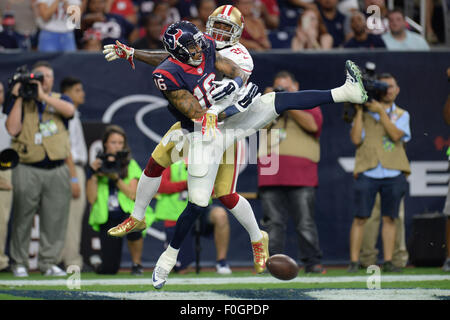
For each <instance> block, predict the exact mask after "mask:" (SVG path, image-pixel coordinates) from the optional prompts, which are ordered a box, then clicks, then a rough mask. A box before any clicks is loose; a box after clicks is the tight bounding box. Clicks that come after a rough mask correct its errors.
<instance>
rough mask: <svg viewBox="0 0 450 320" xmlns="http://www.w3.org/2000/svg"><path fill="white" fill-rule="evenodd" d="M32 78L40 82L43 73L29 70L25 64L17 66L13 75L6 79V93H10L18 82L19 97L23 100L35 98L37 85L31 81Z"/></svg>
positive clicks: (42, 79)
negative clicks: (7, 89) (7, 90)
mask: <svg viewBox="0 0 450 320" xmlns="http://www.w3.org/2000/svg"><path fill="white" fill-rule="evenodd" d="M33 80H37V81H40V82H41V83H42V82H43V81H44V75H43V74H42V73H41V72H34V73H33V72H29V71H28V69H27V66H21V67H19V68H17V69H16V72H15V73H14V75H13V77H12V78H11V79H9V80H8V88H9V92H8V93H9V94H10V93H11V91H12V89H13V87H14V85H15V84H16V83H18V82H19V83H20V84H21V86H20V89H19V97H22V98H23V99H24V100H31V99H37V97H38V86H37V84H36V83H32V82H31V81H33Z"/></svg>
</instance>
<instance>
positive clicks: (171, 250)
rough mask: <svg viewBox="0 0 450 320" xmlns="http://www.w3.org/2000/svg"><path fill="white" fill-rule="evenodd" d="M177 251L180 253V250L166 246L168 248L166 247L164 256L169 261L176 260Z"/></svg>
mask: <svg viewBox="0 0 450 320" xmlns="http://www.w3.org/2000/svg"><path fill="white" fill-rule="evenodd" d="M179 251H180V249H175V248H173V247H171V246H170V245H168V246H167V249H166V251H165V254H166V255H167V256H168V257H169V258H170V259H171V260H176V259H177V256H178V252H179Z"/></svg>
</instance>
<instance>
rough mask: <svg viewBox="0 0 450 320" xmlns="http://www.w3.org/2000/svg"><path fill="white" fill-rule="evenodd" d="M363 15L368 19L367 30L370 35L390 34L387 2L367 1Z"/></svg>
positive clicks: (381, 0)
mask: <svg viewBox="0 0 450 320" xmlns="http://www.w3.org/2000/svg"><path fill="white" fill-rule="evenodd" d="M363 13H364V14H365V15H366V18H367V29H368V31H369V33H372V34H376V35H382V34H384V33H386V32H389V19H388V18H387V13H388V9H387V7H386V0H365V1H364V7H363Z"/></svg>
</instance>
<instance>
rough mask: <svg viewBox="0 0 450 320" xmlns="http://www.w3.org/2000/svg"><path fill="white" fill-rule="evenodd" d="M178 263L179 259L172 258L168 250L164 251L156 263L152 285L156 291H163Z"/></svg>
mask: <svg viewBox="0 0 450 320" xmlns="http://www.w3.org/2000/svg"><path fill="white" fill-rule="evenodd" d="M176 263H177V257H176V256H175V258H173V257H170V256H169V255H168V254H167V250H166V251H164V252H163V253H162V254H161V256H160V257H159V259H158V261H157V262H156V266H155V269H153V274H152V283H153V287H154V288H155V289H161V288H162V287H164V285H165V284H166V281H167V278H168V277H169V273H170V271H172V268H173V267H174V266H175V264H176Z"/></svg>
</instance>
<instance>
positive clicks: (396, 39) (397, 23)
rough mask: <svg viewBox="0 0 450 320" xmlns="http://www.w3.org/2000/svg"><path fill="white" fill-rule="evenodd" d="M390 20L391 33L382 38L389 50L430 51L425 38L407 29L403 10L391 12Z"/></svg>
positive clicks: (389, 14)
mask: <svg viewBox="0 0 450 320" xmlns="http://www.w3.org/2000/svg"><path fill="white" fill-rule="evenodd" d="M388 19H389V29H390V32H387V33H385V34H383V35H382V36H381V37H382V38H383V41H384V43H385V44H386V47H387V48H388V49H389V50H430V47H429V46H428V43H427V42H426V41H425V39H424V38H422V37H421V36H420V35H418V34H417V33H414V32H412V31H409V30H407V29H406V21H405V15H404V14H403V11H402V10H401V9H394V10H392V11H390V12H389V13H388Z"/></svg>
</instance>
